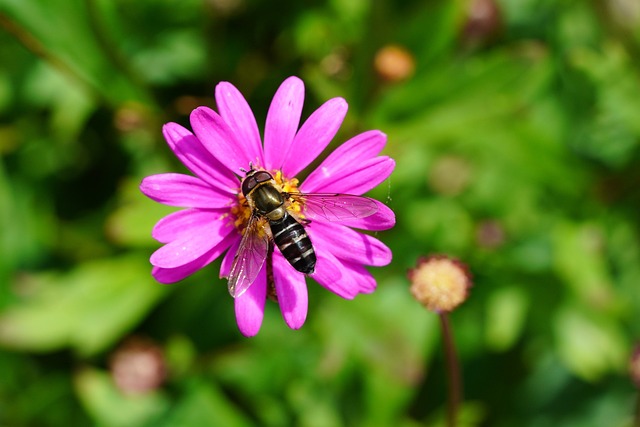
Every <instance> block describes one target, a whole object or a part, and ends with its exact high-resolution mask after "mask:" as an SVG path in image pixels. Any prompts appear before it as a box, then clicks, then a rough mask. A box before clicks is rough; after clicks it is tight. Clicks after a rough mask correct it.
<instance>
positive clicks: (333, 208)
mask: <svg viewBox="0 0 640 427" xmlns="http://www.w3.org/2000/svg"><path fill="white" fill-rule="evenodd" d="M288 196H289V197H291V198H292V199H294V200H296V201H299V202H300V203H302V204H303V205H304V210H303V213H304V216H305V218H308V219H316V218H323V219H326V220H327V221H342V220H345V219H353V218H365V217H368V216H371V215H373V214H374V213H376V212H378V205H376V202H375V200H373V199H370V198H368V197H363V196H355V195H353V194H340V193H304V194H303V193H289V194H288Z"/></svg>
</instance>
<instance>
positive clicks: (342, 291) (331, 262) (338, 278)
mask: <svg viewBox="0 0 640 427" xmlns="http://www.w3.org/2000/svg"><path fill="white" fill-rule="evenodd" d="M316 256H317V258H318V261H317V263H316V271H315V273H313V275H312V276H311V277H312V278H313V279H314V280H315V281H316V282H318V283H319V284H320V285H321V286H323V287H324V288H326V289H328V290H329V291H331V292H333V293H334V294H336V295H338V296H340V297H342V298H345V299H353V298H354V297H355V296H356V295H358V293H360V292H361V290H360V287H359V286H358V285H357V284H356V283H353V282H351V281H350V280H349V279H348V278H349V277H350V275H349V271H348V270H347V269H346V268H345V267H344V264H343V263H342V262H340V260H338V259H337V258H336V257H334V256H333V255H332V254H331V253H330V252H328V251H323V250H322V249H320V250H318V251H316ZM336 270H337V273H339V274H337V273H336Z"/></svg>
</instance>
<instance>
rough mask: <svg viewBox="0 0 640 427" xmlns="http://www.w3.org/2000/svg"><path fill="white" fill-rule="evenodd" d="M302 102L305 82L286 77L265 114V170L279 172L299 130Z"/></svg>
mask: <svg viewBox="0 0 640 427" xmlns="http://www.w3.org/2000/svg"><path fill="white" fill-rule="evenodd" d="M303 103H304V83H302V80H300V79H299V78H297V77H289V78H288V79H286V80H285V81H284V82H283V83H282V84H281V85H280V87H279V88H278V91H277V92H276V94H275V95H274V97H273V100H272V101H271V106H270V107H269V112H268V113H267V122H266V124H265V129H264V157H265V158H264V160H265V164H264V166H265V168H266V169H282V165H284V163H285V160H286V158H287V153H288V151H289V148H290V146H291V143H292V142H293V138H294V137H295V135H296V132H297V131H298V125H299V124H300V115H301V114H302V104H303Z"/></svg>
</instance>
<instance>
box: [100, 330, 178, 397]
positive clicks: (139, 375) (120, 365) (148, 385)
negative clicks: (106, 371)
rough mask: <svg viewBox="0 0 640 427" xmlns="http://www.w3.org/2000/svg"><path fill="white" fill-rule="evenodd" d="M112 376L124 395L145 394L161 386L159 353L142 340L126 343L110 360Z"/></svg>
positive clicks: (162, 364)
mask: <svg viewBox="0 0 640 427" xmlns="http://www.w3.org/2000/svg"><path fill="white" fill-rule="evenodd" d="M110 367H111V375H112V377H113V380H114V382H115V383H116V386H117V387H118V388H119V389H120V390H121V391H122V392H123V393H124V394H144V393H147V392H149V391H152V390H154V389H156V388H158V387H160V385H161V384H162V383H163V381H164V380H165V378H166V366H165V360H164V355H163V352H162V349H161V348H160V347H158V346H157V345H156V344H155V343H153V342H151V341H150V340H147V339H144V338H131V339H129V340H127V341H125V343H124V344H122V346H120V348H118V349H117V350H116V351H115V353H113V355H112V356H111V360H110Z"/></svg>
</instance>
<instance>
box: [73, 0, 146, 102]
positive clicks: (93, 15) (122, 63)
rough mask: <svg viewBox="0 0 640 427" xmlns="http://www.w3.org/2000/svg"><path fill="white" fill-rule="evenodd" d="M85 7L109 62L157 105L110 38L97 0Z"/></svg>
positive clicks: (140, 78) (87, 1) (142, 80)
mask: <svg viewBox="0 0 640 427" xmlns="http://www.w3.org/2000/svg"><path fill="white" fill-rule="evenodd" d="M85 5H86V7H87V16H88V18H89V25H90V27H91V29H92V31H93V34H94V36H95V38H96V41H97V43H98V44H99V45H100V47H101V48H102V51H103V52H104V54H105V55H106V57H107V58H108V60H109V61H110V62H111V64H113V66H114V67H115V68H116V69H117V70H119V71H120V73H121V74H122V75H123V76H125V78H126V79H127V80H128V81H129V83H130V84H131V85H132V86H133V87H135V88H136V89H137V90H138V92H139V94H140V95H141V96H143V97H144V98H145V101H146V102H147V103H148V104H153V105H157V104H156V103H155V98H154V95H153V93H152V91H151V90H150V88H149V87H148V85H147V84H146V83H145V82H144V79H143V78H142V77H141V76H140V75H139V74H138V73H137V72H136V71H135V70H134V69H133V67H131V64H130V63H129V61H128V59H127V58H126V57H125V56H124V55H123V53H122V52H121V51H120V50H119V49H118V47H117V46H116V45H115V43H114V42H113V39H112V38H111V37H110V34H109V33H108V31H107V29H106V28H105V25H104V22H103V20H102V12H101V10H100V7H99V5H98V4H97V3H96V0H85Z"/></svg>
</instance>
